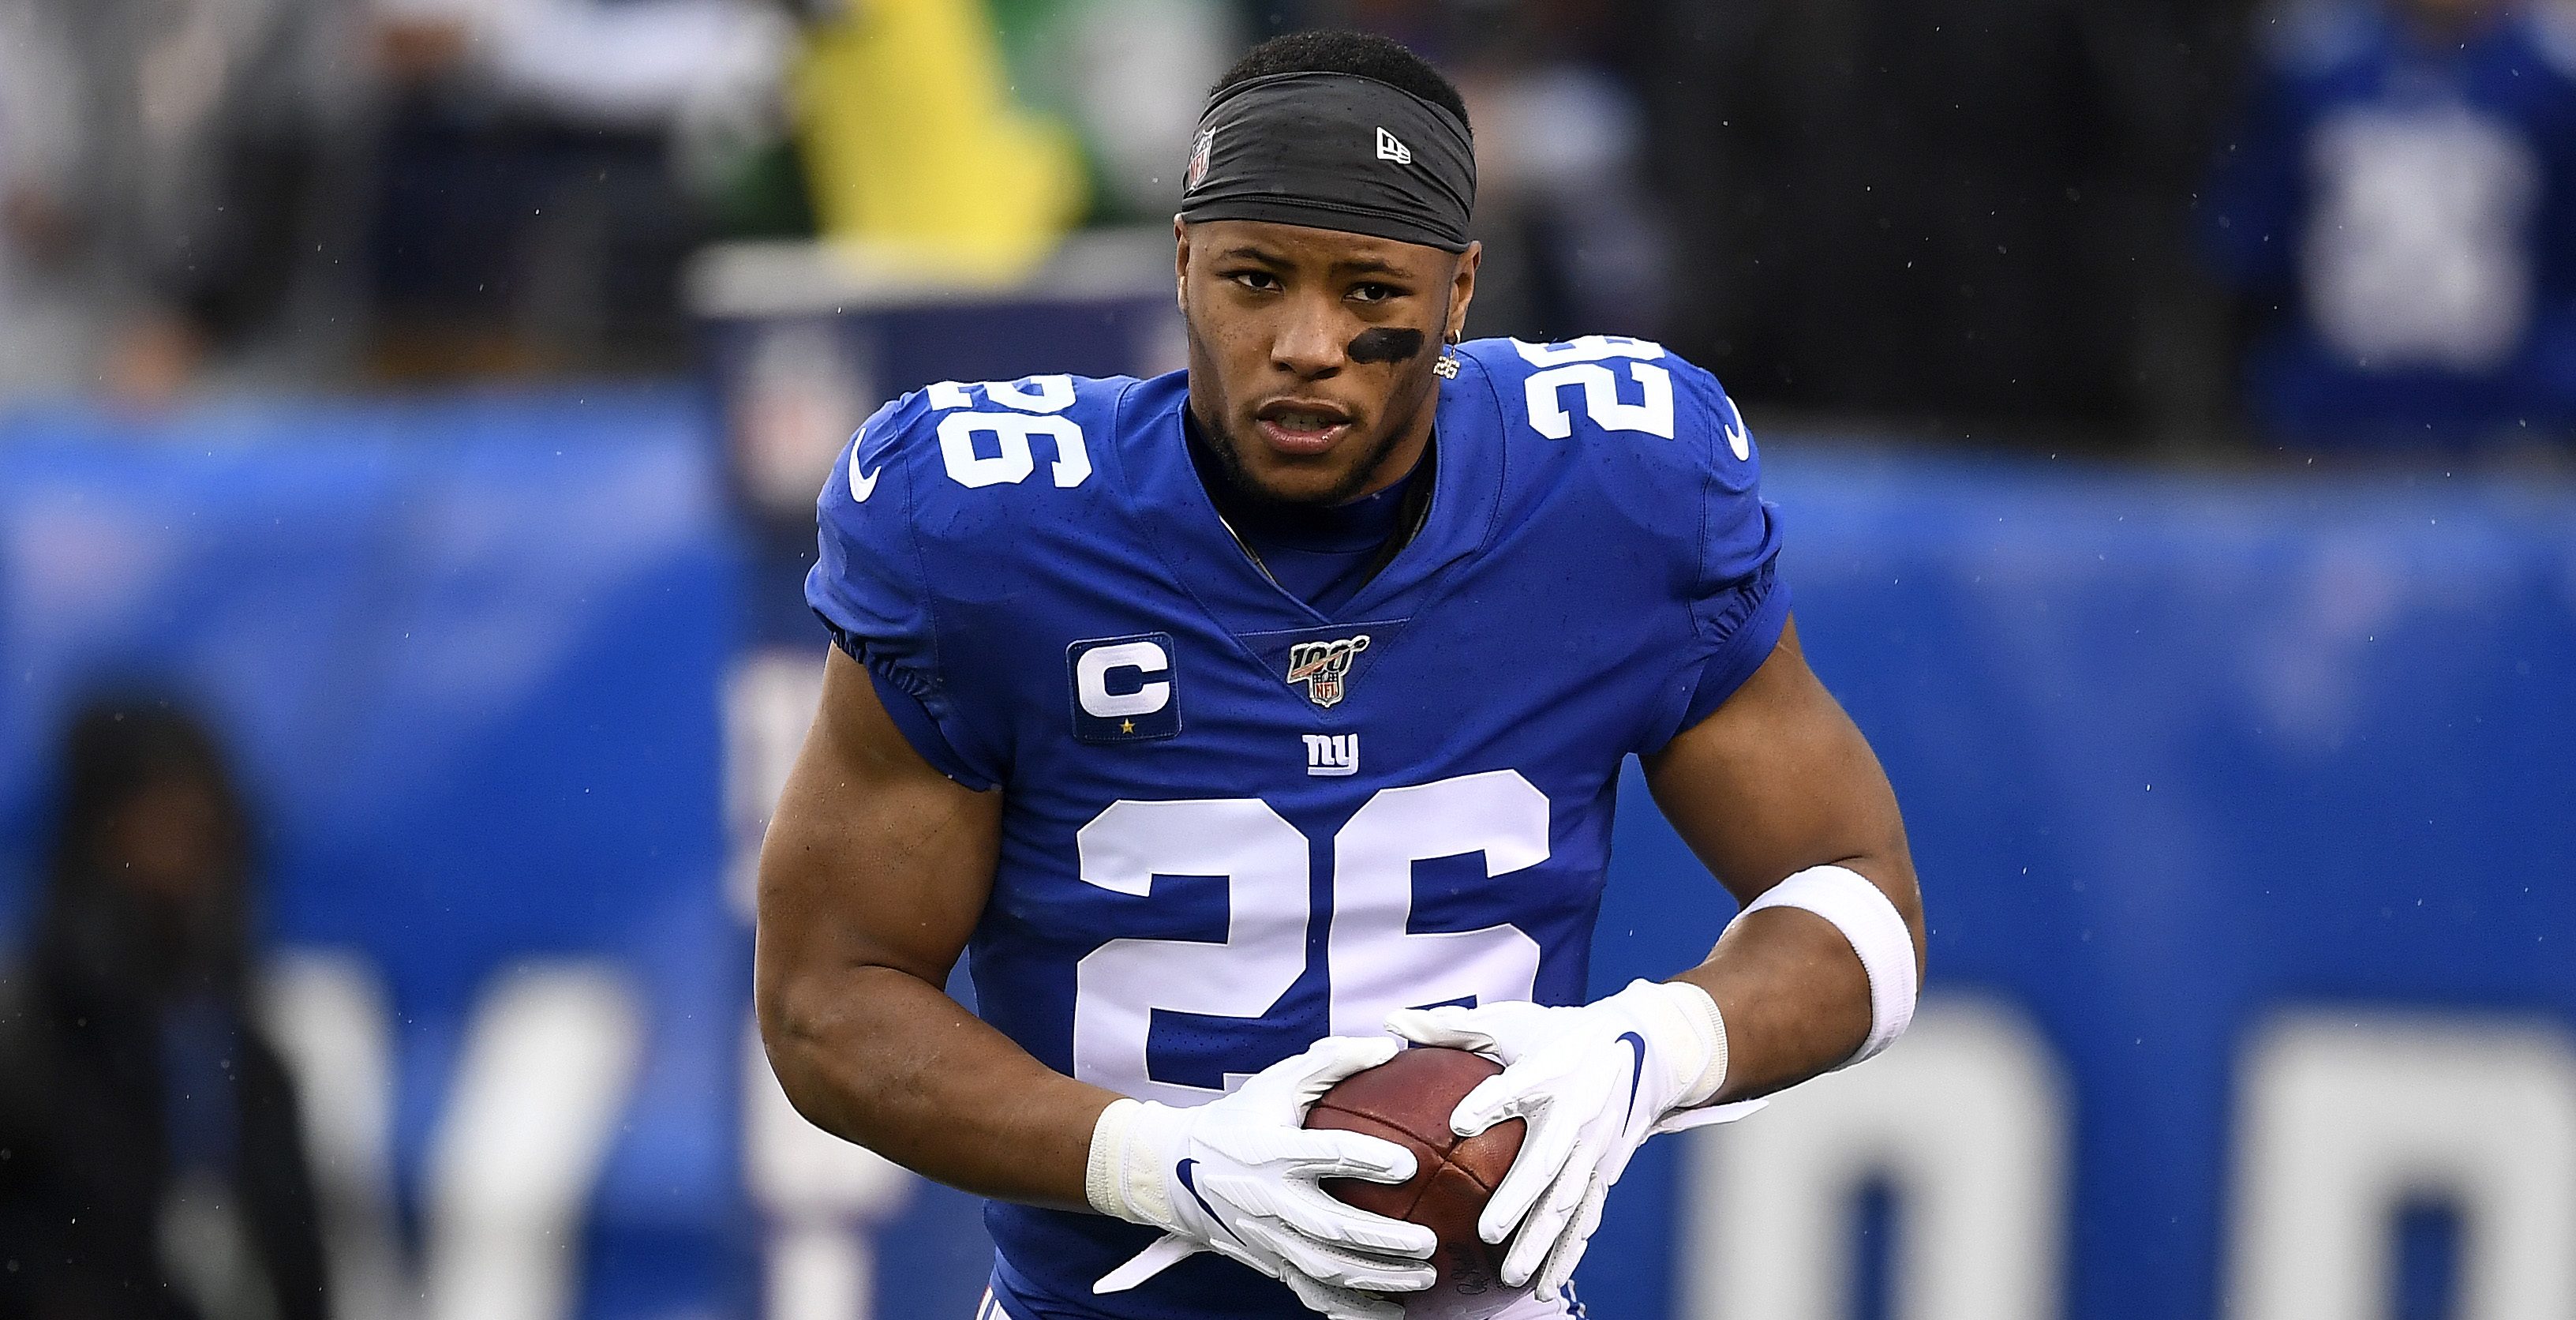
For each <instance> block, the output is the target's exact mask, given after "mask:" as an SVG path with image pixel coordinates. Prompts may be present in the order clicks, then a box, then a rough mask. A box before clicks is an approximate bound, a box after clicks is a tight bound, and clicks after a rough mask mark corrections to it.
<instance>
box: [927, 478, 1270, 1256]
mask: <svg viewBox="0 0 2576 1320" xmlns="http://www.w3.org/2000/svg"><path fill="white" fill-rule="evenodd" d="M878 471H880V472H882V471H884V469H883V468H879V469H878ZM1197 1165H1198V1161H1197V1160H1183V1161H1181V1162H1180V1163H1179V1164H1177V1165H1175V1166H1173V1168H1172V1176H1173V1177H1174V1178H1176V1179H1179V1180H1180V1184H1181V1190H1182V1191H1185V1192H1188V1193H1189V1194H1190V1199H1191V1200H1193V1201H1196V1202H1198V1203H1199V1209H1201V1210H1205V1211H1206V1212H1207V1217H1208V1222H1209V1223H1211V1224H1214V1225H1216V1226H1217V1227H1219V1228H1222V1229H1224V1230H1225V1235H1226V1236H1227V1237H1230V1238H1233V1239H1234V1240H1235V1241H1237V1242H1241V1241H1242V1240H1243V1235H1242V1234H1240V1233H1237V1232H1235V1231H1234V1229H1233V1227H1232V1226H1230V1225H1228V1224H1227V1223H1226V1222H1225V1220H1224V1219H1223V1218H1222V1217H1221V1216H1219V1215H1218V1214H1217V1212H1216V1207H1215V1206H1212V1205H1209V1204H1208V1199H1207V1198H1206V1197H1204V1196H1201V1195H1199V1183H1198V1179H1196V1178H1193V1177H1191V1176H1190V1170H1191V1169H1192V1168H1195V1167H1197Z"/></svg>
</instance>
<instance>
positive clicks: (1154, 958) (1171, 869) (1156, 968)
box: [1073, 770, 1548, 1105]
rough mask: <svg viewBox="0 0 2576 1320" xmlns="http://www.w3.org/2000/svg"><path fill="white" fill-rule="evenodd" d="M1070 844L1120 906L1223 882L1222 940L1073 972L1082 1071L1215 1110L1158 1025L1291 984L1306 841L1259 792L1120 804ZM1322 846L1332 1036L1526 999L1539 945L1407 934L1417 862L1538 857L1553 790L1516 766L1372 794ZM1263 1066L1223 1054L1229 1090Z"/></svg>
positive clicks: (1268, 1002) (1120, 948) (1167, 946)
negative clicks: (1401, 1013) (1154, 1034)
mask: <svg viewBox="0 0 2576 1320" xmlns="http://www.w3.org/2000/svg"><path fill="white" fill-rule="evenodd" d="M1077 846H1078V848H1079V849H1080V852H1081V862H1082V879H1083V882H1084V883H1086V884H1091V885H1097V886H1099V887H1100V888H1103V889H1108V890H1113V891H1115V892H1118V893H1122V894H1133V895H1136V896H1139V897H1142V896H1144V895H1145V894H1146V893H1148V892H1149V891H1150V890H1151V889H1152V887H1153V882H1154V877H1155V876H1157V875H1166V876H1221V877H1223V878H1224V879H1225V884H1226V938H1225V939H1224V941H1223V942H1221V943H1220V942H1214V941H1199V940H1170V939H1116V940H1111V941H1109V942H1107V943H1105V944H1103V945H1101V946H1100V947H1099V948H1098V949H1095V950H1093V951H1092V952H1091V953H1090V954H1089V955H1088V956H1086V957H1085V958H1083V960H1082V961H1081V963H1080V964H1078V965H1077V967H1076V970H1075V974H1074V981H1075V990H1074V995H1075V998H1074V1011H1073V1075H1074V1076H1075V1077H1078V1078H1080V1079H1082V1080H1083V1081H1086V1082H1092V1083H1094V1084H1097V1085H1100V1086H1105V1087H1108V1088H1109V1089H1111V1090H1113V1091H1117V1092H1119V1093H1120V1094H1122V1095H1131V1096H1135V1097H1137V1098H1139V1099H1145V1100H1161V1101H1164V1102H1167V1103H1172V1104H1183V1105H1191V1104H1199V1103H1202V1102H1204V1101H1207V1100H1210V1099H1213V1098H1215V1095H1216V1092H1215V1091H1213V1090H1211V1089H1209V1088H1207V1087H1206V1086H1193V1085H1187V1084H1184V1083H1181V1082H1178V1081H1174V1080H1171V1079H1169V1078H1158V1077H1155V1076H1154V1075H1153V1074H1152V1071H1151V1069H1150V1068H1149V1067H1148V1060H1147V1057H1146V1046H1147V1037H1148V1035H1149V1033H1150V1030H1151V1028H1152V1025H1153V1017H1154V1013H1155V1011H1156V1010H1158V1009H1159V1010H1161V1011H1163V1012H1167V1013H1188V1014H1194V1015H1201V1016H1209V1017H1229V1018H1246V1019H1258V1018H1261V1017H1264V1016H1266V1015H1267V1014H1269V1013H1270V1012H1271V1011H1272V1009H1273V1008H1274V1007H1276V1006H1277V1005H1278V1004H1279V1002H1280V1000H1281V999H1282V998H1283V997H1284V996H1286V995H1287V994H1288V992H1289V990H1290V989H1291V988H1293V987H1294V986H1295V985H1296V984H1297V982H1298V980H1299V978H1300V977H1302V976H1303V975H1304V973H1305V971H1306V966H1307V934H1306V932H1307V923H1308V920H1309V917H1310V916H1311V915H1312V913H1311V900H1310V899H1309V897H1308V895H1309V893H1310V887H1309V885H1308V875H1307V867H1308V860H1307V859H1308V857H1309V855H1310V851H1311V850H1310V848H1309V846H1308V844H1307V840H1306V836H1305V835H1304V834H1303V833H1301V832H1299V830H1298V829H1297V827H1296V826H1294V825H1291V824H1289V823H1288V821H1287V820H1286V819H1285V818H1284V817H1282V816H1281V815H1280V814H1279V813H1278V812H1277V811H1276V810H1273V809H1272V808H1271V806H1270V804H1269V803H1267V802H1264V801H1262V800H1261V799H1259V798H1202V799H1192V800H1187V801H1178V802H1135V801H1123V802H1116V803H1112V804H1111V805H1110V806H1109V808H1108V810H1106V811H1103V812H1101V813H1100V815H1099V816H1097V817H1095V818H1093V820H1092V822H1091V823H1090V824H1088V825H1085V826H1083V827H1082V830H1081V832H1080V834H1079V835H1078V836H1077ZM1332 852H1333V882H1332V886H1331V890H1332V900H1331V903H1332V911H1331V912H1330V913H1329V914H1328V919H1329V922H1330V925H1329V932H1328V934H1327V936H1326V938H1325V940H1324V950H1323V953H1324V962H1325V972H1326V978H1327V981H1328V983H1329V986H1330V1003H1331V1008H1330V1020H1329V1023H1328V1024H1326V1026H1327V1030H1329V1031H1331V1032H1332V1033H1333V1034H1335V1035H1345V1036H1360V1035H1375V1034H1377V1033H1378V1032H1379V1031H1381V1030H1383V1029H1384V1028H1383V1025H1382V1024H1383V1022H1384V1020H1385V1017H1386V1014H1387V1012H1388V1010H1390V1009H1396V1008H1406V1007H1413V1006H1417V1005H1427V1004H1438V1003H1452V1002H1457V1001H1460V1000H1472V1001H1473V1002H1476V1003H1492V1002H1495V1001H1499V1000H1524V999H1528V998H1530V997H1531V996H1532V994H1533V993H1534V992H1535V991H1536V989H1537V985H1538V957H1539V948H1538V942H1537V941H1536V940H1533V939H1531V938H1530V937H1529V935H1528V934H1526V933H1524V932H1523V931H1522V930H1521V929H1520V928H1519V927H1517V926H1513V925H1511V924H1509V923H1507V922H1498V923H1497V924H1494V925H1491V926H1486V927H1482V928H1480V929H1476V930H1466V931H1452V932H1437V933H1415V932H1413V931H1410V930H1408V929H1407V927H1408V925H1409V924H1410V921H1411V917H1412V912H1413V864H1414V863H1415V862H1418V861H1429V860H1432V859H1434V858H1441V857H1458V856H1463V855H1465V854H1468V853H1482V854H1483V855H1484V872H1485V874H1486V876H1487V877H1489V878H1490V877H1493V876H1500V875H1508V874H1510V873H1512V872H1514V871H1521V870H1526V869H1528V868H1530V867H1533V866H1536V865H1538V864H1539V863H1541V862H1544V861H1546V860H1547V858H1548V805H1547V795H1546V794H1544V793H1541V792H1540V791H1539V790H1538V788H1537V786H1536V785H1534V784H1532V783H1530V781H1529V780H1527V779H1525V778H1523V777H1522V776H1521V775H1520V773H1519V772H1518V771H1514V770H1492V771H1487V772H1485V773H1483V774H1473V775H1462V776H1459V777H1457V778H1455V779H1443V780H1440V781H1438V782H1436V783H1430V784H1421V785H1416V786H1414V787H1411V788H1390V789H1384V790H1381V791H1380V792H1379V793H1378V794H1377V795H1376V796H1374V797H1372V798H1370V799H1369V800H1368V802H1367V803H1366V804H1365V805H1363V806H1361V808H1360V809H1359V810H1358V811H1357V812H1355V813H1353V814H1352V816H1351V818H1350V820H1349V822H1348V823H1346V824H1344V825H1343V826H1342V828H1341V829H1340V830H1339V831H1338V832H1336V833H1335V834H1334V836H1333V849H1332ZM1298 1044H1300V1045H1302V1044H1304V1042H1302V1041H1301V1042H1298ZM1271 1061H1272V1060H1271V1059H1270V1058H1262V1057H1251V1056H1247V1057H1245V1058H1243V1059H1241V1060H1227V1061H1225V1064H1224V1066H1223V1071H1224V1073H1225V1080H1226V1082H1227V1083H1228V1084H1229V1085H1231V1084H1232V1083H1233V1081H1234V1080H1236V1079H1237V1078H1239V1077H1242V1076H1246V1075H1249V1074H1250V1073H1252V1072H1254V1071H1257V1070H1259V1069H1260V1068H1261V1067H1262V1066H1263V1065H1265V1064H1267V1063H1269V1062H1271ZM1238 1064H1239V1065H1240V1066H1236V1065H1238Z"/></svg>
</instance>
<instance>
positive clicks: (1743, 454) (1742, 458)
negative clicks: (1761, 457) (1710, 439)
mask: <svg viewBox="0 0 2576 1320" xmlns="http://www.w3.org/2000/svg"><path fill="white" fill-rule="evenodd" d="M1726 447H1727V448H1728V449H1731V450H1733V451H1735V461H1736V462H1738V463H1750V462H1752V461H1753V435H1752V433H1751V432H1749V431H1746V430H1745V429H1744V423H1742V422H1728V423H1727V424H1726Z"/></svg>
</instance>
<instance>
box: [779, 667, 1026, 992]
mask: <svg viewBox="0 0 2576 1320" xmlns="http://www.w3.org/2000/svg"><path fill="white" fill-rule="evenodd" d="M1001 798H1002V795H1001V793H1000V792H999V791H998V790H991V791H985V792H976V791H973V790H971V789H967V788H965V787H962V786H960V785H959V784H957V783H956V782H954V781H952V780H950V779H949V778H948V777H947V776H945V775H943V774H941V773H940V772H939V771H938V770H936V769H933V768H932V767H931V766H930V765H929V763H928V762H926V761H924V760H923V759H922V757H921V755H920V753H918V752H916V751H914V750H913V748H912V745H911V744H910V743H909V742H908V741H906V740H905V738H904V735H903V733H902V732H901V730H900V729H898V728H897V727H896V725H895V722H894V720H893V719H892V718H891V717H889V716H888V715H887V714H886V711H885V707H884V705H883V704H882V703H881V702H880V701H879V700H878V697H877V693H876V690H875V686H874V684H872V683H871V682H870V680H869V677H868V674H867V671H866V670H864V669H862V668H860V667H859V665H858V664H857V663H856V662H854V661H852V660H851V659H850V658H849V657H848V656H847V655H845V654H843V653H842V652H841V651H839V650H838V649H837V648H836V649H833V650H831V651H829V652H828V655H827V659H826V660H825V670H824V679H823V700H822V705H821V708H820V710H819V711H818V712H817V714H816V716H815V720H814V727H813V729H812V730H811V731H810V732H808V733H807V735H806V738H805V746H804V749H803V751H802V752H800V753H799V754H798V756H797V759H796V766H795V769H794V770H793V771H792V772H790V774H789V775H788V779H787V786H786V789H785V791H784V792H782V793H781V794H780V796H779V801H778V808H777V811H776V813H775V814H774V815H772V817H771V818H770V824H769V832H768V836H767V837H766V838H765V839H764V840H763V842H762V846H761V856H760V899H759V902H760V922H759V953H758V976H759V979H760V983H761V986H762V990H763V992H764V997H767V995H768V993H769V992H771V991H773V990H777V989H783V988H786V983H787V982H788V981H790V980H792V979H794V978H798V977H802V976H824V977H829V976H834V975H837V974H839V973H841V972H844V971H847V970H849V969H852V968H859V967H886V968H892V969H894V970H896V971H900V972H904V973H906V974H909V975H912V976H916V977H919V978H920V979H922V980H924V981H927V982H929V983H930V984H932V985H940V984H944V983H945V981H946V979H947V976H948V972H949V970H950V968H952V967H953V966H955V964H956V961H957V957H958V954H959V953H960V951H962V950H963V949H964V948H965V945H966V940H967V937H968V936H969V935H970V934H972V933H973V931H974V928H975V923H976V921H977V920H978V919H979V917H980V916H981V914H982V912H983V909H984V901H985V899H986V897H987V896H988V895H989V894H990V893H991V891H992V885H993V866H994V858H995V854H996V851H997V849H998V847H999V842H1000V835H1001V810H1002V801H1001Z"/></svg>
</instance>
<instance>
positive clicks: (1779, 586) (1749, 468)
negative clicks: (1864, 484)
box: [1647, 368, 1789, 750]
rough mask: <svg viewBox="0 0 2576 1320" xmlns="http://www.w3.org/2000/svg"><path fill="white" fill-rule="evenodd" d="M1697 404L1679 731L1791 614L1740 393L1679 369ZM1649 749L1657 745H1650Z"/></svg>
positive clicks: (1775, 638)
mask: <svg viewBox="0 0 2576 1320" xmlns="http://www.w3.org/2000/svg"><path fill="white" fill-rule="evenodd" d="M1680 370H1681V371H1682V373H1683V374H1684V375H1686V376H1689V377H1691V378H1693V384H1694V385H1695V386H1696V388H1692V389H1690V390H1688V391H1687V394H1688V395H1689V396H1691V397H1692V398H1693V399H1694V402H1695V403H1696V404H1697V405H1698V406H1697V407H1695V408H1692V409H1690V410H1688V411H1687V412H1685V413H1684V416H1685V417H1686V418H1693V419H1695V424H1693V423H1692V422H1685V425H1689V426H1691V429H1693V430H1697V431H1700V432H1701V433H1702V434H1701V435H1700V436H1697V437H1689V436H1686V437H1685V438H1690V439H1695V440H1698V441H1699V442H1701V443H1705V444H1706V445H1707V446H1708V458H1707V466H1706V472H1707V476H1706V479H1705V481H1704V483H1703V488H1702V491H1701V494H1700V499H1699V507H1698V510H1697V512H1698V514H1699V520H1700V531H1699V537H1698V553H1699V563H1698V569H1697V573H1696V576H1695V579H1694V585H1693V587H1692V588H1691V591H1690V601H1689V605H1690V617H1691V630H1692V631H1691V641H1690V655H1691V663H1692V664H1693V665H1695V666H1696V674H1695V676H1694V677H1692V679H1691V680H1690V683H1691V687H1690V694H1691V695H1690V700H1689V702H1688V703H1687V704H1686V705H1685V706H1684V707H1683V710H1682V716H1681V719H1680V721H1679V722H1678V723H1676V724H1675V725H1673V726H1672V728H1671V729H1669V730H1668V731H1666V733H1665V736H1664V738H1663V739H1661V740H1659V741H1658V743H1657V746H1660V745H1661V743H1662V742H1664V741H1669V740H1670V738H1671V736H1672V735H1673V734H1678V733H1680V732H1681V731H1682V730H1684V729H1688V728H1690V727H1691V726H1693V725H1695V724H1698V723H1699V722H1700V721H1701V720H1704V719H1706V718H1708V716H1709V715H1710V714H1711V713H1712V712H1714V711H1715V710H1716V709H1717V708H1718V707H1719V706H1722V705H1724V704H1726V699H1727V698H1728V697H1731V696H1733V695H1735V691H1736V689H1737V688H1740V687H1742V686H1744V683H1745V680H1747V679H1749V678H1751V677H1753V671H1755V670H1757V669H1760V668H1761V667H1762V662H1763V661H1765V660H1768V659H1770V658H1771V649H1772V648H1773V647H1774V646H1777V645H1778V644H1779V641H1780V632H1781V630H1782V629H1783V628H1784V627H1786V626H1787V625H1788V622H1789V585H1788V583H1787V582H1786V581H1784V580H1783V579H1782V578H1781V575H1780V566H1779V558H1780V519H1779V516H1778V511H1777V510H1776V509H1775V508H1774V507H1773V506H1772V505H1771V504H1770V503H1768V502H1767V501H1765V500H1764V499H1763V498H1762V490H1761V488H1762V463H1761V456H1760V455H1759V454H1758V453H1757V452H1756V451H1755V449H1754V447H1753V436H1752V431H1751V428H1749V427H1747V426H1746V425H1745V424H1744V418H1743V416H1742V414H1740V413H1738V412H1737V411H1736V408H1735V401H1734V400H1732V399H1729V398H1728V397H1726V392H1725V391H1724V390H1722V389H1719V388H1718V386H1717V382H1716V381H1715V380H1714V379H1711V378H1710V377H1709V376H1708V375H1707V374H1706V373H1705V372H1701V371H1699V370H1697V369H1696V368H1681V369H1680ZM1647 750H1652V749H1651V748H1650V749H1647Z"/></svg>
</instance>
